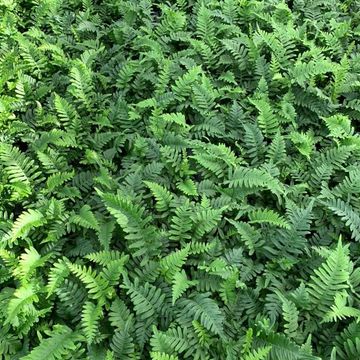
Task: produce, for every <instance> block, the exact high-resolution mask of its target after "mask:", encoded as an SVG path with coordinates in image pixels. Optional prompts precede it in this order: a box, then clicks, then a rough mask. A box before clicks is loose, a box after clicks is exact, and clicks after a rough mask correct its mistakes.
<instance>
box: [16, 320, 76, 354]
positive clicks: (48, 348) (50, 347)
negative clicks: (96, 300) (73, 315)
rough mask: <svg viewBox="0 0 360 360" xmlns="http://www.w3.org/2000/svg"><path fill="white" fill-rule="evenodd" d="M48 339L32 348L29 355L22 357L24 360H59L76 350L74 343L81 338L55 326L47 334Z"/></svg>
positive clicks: (59, 326) (62, 326)
mask: <svg viewBox="0 0 360 360" xmlns="http://www.w3.org/2000/svg"><path fill="white" fill-rule="evenodd" d="M48 335H49V337H48V338H47V339H44V340H43V341H42V343H41V344H40V345H39V346H37V347H36V348H34V349H33V350H32V351H31V352H30V354H29V355H26V356H24V357H23V359H25V360H35V359H50V360H55V359H61V358H63V356H64V355H66V354H69V353H70V352H71V351H75V350H76V349H77V345H76V343H77V342H78V341H79V340H81V339H82V337H81V336H80V335H79V334H78V333H76V332H73V331H72V330H71V329H70V328H68V327H67V326H65V325H57V326H56V327H54V329H53V331H52V332H49V333H48Z"/></svg>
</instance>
